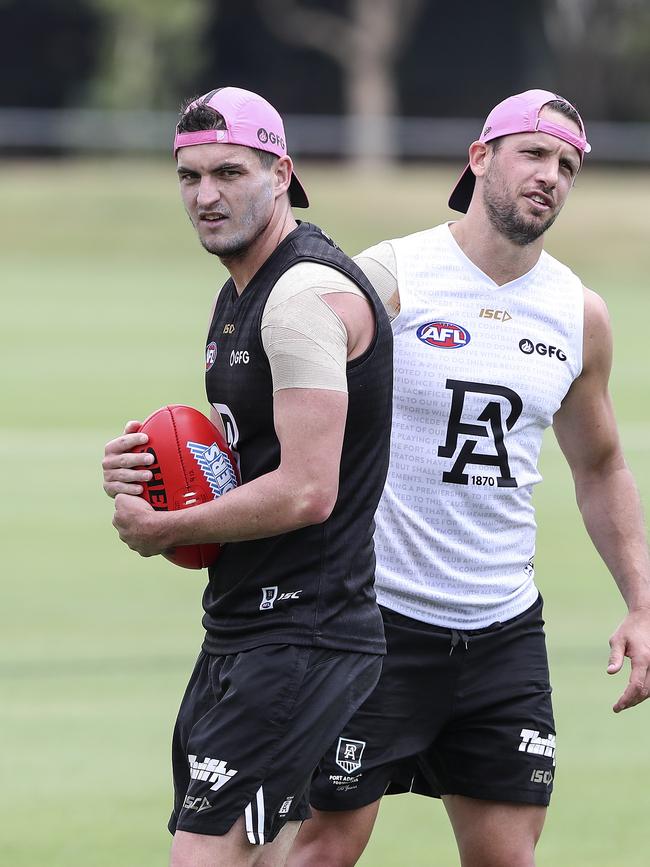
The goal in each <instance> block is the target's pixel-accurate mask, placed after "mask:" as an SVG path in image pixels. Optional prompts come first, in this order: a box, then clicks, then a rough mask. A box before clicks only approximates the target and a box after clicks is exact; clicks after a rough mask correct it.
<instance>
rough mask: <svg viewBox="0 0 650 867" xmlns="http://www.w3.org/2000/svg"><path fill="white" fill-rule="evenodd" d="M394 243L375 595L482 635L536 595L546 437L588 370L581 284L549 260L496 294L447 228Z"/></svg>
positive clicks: (408, 610)
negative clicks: (388, 421)
mask: <svg viewBox="0 0 650 867" xmlns="http://www.w3.org/2000/svg"><path fill="white" fill-rule="evenodd" d="M386 243H388V244H389V245H390V247H391V248H392V251H393V253H394V256H395V266H396V276H397V283H398V288H399V296H400V312H399V314H398V316H397V317H396V318H395V319H394V321H393V332H394V368H395V383H394V398H393V428H392V446H391V463H390V469H389V473H388V479H387V481H386V488H385V490H384V494H383V497H382V500H381V503H380V505H379V509H378V512H377V517H376V523H377V529H376V533H375V545H376V553H377V572H376V591H377V600H378V602H379V603H380V604H381V605H384V606H386V607H387V608H390V609H393V610H395V611H398V612H400V613H401V614H404V615H406V616H408V617H412V618H414V619H416V620H421V621H424V622H427V623H432V624H436V625H439V626H444V627H448V628H455V629H460V630H462V629H482V628H484V627H486V626H489V625H491V624H492V623H494V622H496V621H502V622H503V621H505V620H508V619H509V618H511V617H515V616H516V615H517V614H520V613H521V612H522V611H524V610H525V609H526V608H528V607H530V605H532V604H533V602H534V601H535V599H536V598H537V595H538V593H537V589H536V587H535V583H534V566H533V558H534V554H535V532H536V525H535V514H534V509H533V505H532V502H531V498H532V492H533V486H534V485H535V484H537V482H539V481H541V476H540V474H539V471H538V469H537V461H538V456H539V451H540V447H541V441H542V434H543V432H544V430H545V429H546V428H547V427H548V426H549V425H550V424H551V423H552V420H553V415H554V414H555V412H556V411H557V410H558V409H559V407H560V404H561V402H562V400H563V398H564V396H565V395H566V393H567V391H568V389H569V387H570V386H571V383H572V382H573V380H574V379H575V378H576V377H577V376H578V375H579V373H580V371H581V369H582V331H583V318H584V300H583V288H582V284H581V281H580V280H579V279H578V277H576V276H575V275H574V274H573V273H572V272H571V271H570V270H569V269H568V268H567V267H565V266H564V265H562V264H561V263H560V262H558V261H557V260H556V259H553V257H551V256H549V255H548V254H547V253H545V252H543V253H542V255H541V257H540V259H539V260H538V262H537V264H536V265H535V266H534V267H533V268H532V269H531V270H530V271H529V272H528V273H527V274H524V275H523V276H522V277H519V278H518V279H517V280H513V281H512V282H510V283H507V284H505V285H504V286H498V285H497V284H496V283H495V282H494V281H493V280H492V279H491V278H489V277H488V276H487V275H486V274H484V273H483V272H482V271H481V270H479V269H478V268H477V267H476V266H475V265H474V264H473V263H472V262H471V261H470V260H469V259H468V258H467V257H466V256H465V255H464V253H463V252H462V250H461V249H460V247H459V246H458V244H457V243H456V241H455V240H454V238H453V236H452V234H451V231H450V229H449V226H448V225H447V224H444V225H441V226H437V227H436V228H434V229H430V230H427V231H424V232H419V233H417V234H414V235H410V236H408V237H405V238H399V239H396V240H393V241H390V242H385V244H386ZM385 244H384V245H379V246H385ZM373 249H378V248H371V249H370V250H368V251H366V252H364V253H362V254H361V257H364V256H372V253H373ZM361 257H360V258H361Z"/></svg>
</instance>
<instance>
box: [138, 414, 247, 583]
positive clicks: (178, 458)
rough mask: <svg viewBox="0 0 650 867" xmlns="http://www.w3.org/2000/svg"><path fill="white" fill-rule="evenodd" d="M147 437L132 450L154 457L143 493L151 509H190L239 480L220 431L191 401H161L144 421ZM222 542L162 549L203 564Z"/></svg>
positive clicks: (180, 561) (181, 560)
mask: <svg viewBox="0 0 650 867" xmlns="http://www.w3.org/2000/svg"><path fill="white" fill-rule="evenodd" d="M140 432H141V433H146V434H147V436H148V437H149V442H148V443H147V444H146V445H143V446H137V447H136V448H135V449H133V451H134V452H149V454H152V455H153V457H154V462H153V464H149V467H148V469H150V470H151V472H152V474H153V475H152V478H151V479H150V480H149V481H148V482H144V483H143V488H144V490H143V492H142V494H141V495H140V496H142V497H143V498H144V499H145V500H146V501H147V502H148V503H150V505H151V506H153V508H154V509H156V510H157V511H161V512H167V511H169V512H173V511H177V510H178V509H189V508H191V507H192V506H197V505H199V504H200V503H207V502H210V500H215V499H217V497H220V496H222V494H225V493H226V492H227V491H230V490H232V488H235V487H236V486H237V485H238V484H239V472H238V470H237V463H236V461H235V459H234V457H233V454H232V452H231V451H230V449H229V448H228V446H227V444H226V442H225V440H224V438H223V435H222V434H221V431H219V430H218V428H216V427H215V426H214V425H213V424H212V422H211V421H210V420H209V419H208V418H206V416H204V415H203V413H201V412H199V411H198V410H197V409H194V408H193V407H191V406H182V405H178V404H176V405H172V406H163V407H162V408H161V409H158V410H156V412H153V413H152V414H151V415H150V416H148V418H146V419H145V420H144V422H143V423H142V427H141V428H140ZM220 551H221V546H220V545H217V544H211V545H183V546H179V547H178V548H172V549H170V550H169V551H165V552H164V555H163V556H165V557H166V558H167V559H168V560H171V562H172V563H175V564H176V565H177V566H183V567H184V568H185V569H204V568H205V567H206V566H211V565H212V564H213V563H214V562H215V561H216V559H217V558H218V556H219V553H220Z"/></svg>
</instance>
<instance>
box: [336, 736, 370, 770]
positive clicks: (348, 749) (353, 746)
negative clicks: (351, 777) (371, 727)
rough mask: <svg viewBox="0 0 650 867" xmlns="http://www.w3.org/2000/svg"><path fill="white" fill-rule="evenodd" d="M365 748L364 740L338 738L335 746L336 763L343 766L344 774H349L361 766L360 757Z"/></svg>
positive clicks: (340, 766)
mask: <svg viewBox="0 0 650 867" xmlns="http://www.w3.org/2000/svg"><path fill="white" fill-rule="evenodd" d="M365 748H366V742H365V741H355V740H351V739H350V738H339V743H338V746H337V748H336V764H337V765H338V766H339V768H343V770H344V771H345V773H346V774H351V773H353V772H354V771H357V770H358V769H359V768H360V767H361V757H362V756H363V751H364V750H365Z"/></svg>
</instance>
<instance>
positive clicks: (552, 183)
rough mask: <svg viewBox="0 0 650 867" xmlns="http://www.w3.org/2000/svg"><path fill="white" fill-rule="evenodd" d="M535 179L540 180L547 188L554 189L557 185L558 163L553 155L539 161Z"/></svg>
mask: <svg viewBox="0 0 650 867" xmlns="http://www.w3.org/2000/svg"><path fill="white" fill-rule="evenodd" d="M536 175H537V180H538V181H540V182H541V183H542V184H543V185H544V186H545V187H547V188H548V189H554V188H555V187H556V186H557V182H558V178H559V176H560V163H559V160H557V159H555V158H554V157H548V159H545V160H543V161H541V162H540V164H539V165H538V166H537V173H536Z"/></svg>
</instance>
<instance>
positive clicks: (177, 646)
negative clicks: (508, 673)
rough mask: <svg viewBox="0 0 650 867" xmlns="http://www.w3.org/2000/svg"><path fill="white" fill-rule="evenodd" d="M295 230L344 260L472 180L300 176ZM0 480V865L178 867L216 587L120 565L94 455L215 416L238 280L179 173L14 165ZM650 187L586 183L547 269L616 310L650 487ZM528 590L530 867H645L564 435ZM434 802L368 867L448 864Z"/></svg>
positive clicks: (128, 560)
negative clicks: (547, 668) (537, 764)
mask: <svg viewBox="0 0 650 867" xmlns="http://www.w3.org/2000/svg"><path fill="white" fill-rule="evenodd" d="M298 168H299V170H300V174H301V178H302V179H303V180H304V181H305V184H306V186H307V189H308V190H309V192H310V195H311V197H312V201H314V202H315V203H316V204H315V206H314V207H313V208H312V209H311V210H310V211H309V212H307V214H306V215H305V216H308V218H309V219H311V220H313V221H314V222H317V223H321V224H322V225H323V226H324V227H325V228H326V229H327V230H328V231H329V232H330V233H331V234H332V235H333V237H334V238H335V239H336V240H337V241H338V242H339V243H340V244H341V245H342V246H343V247H344V248H345V249H348V250H349V251H350V252H356V251H358V250H359V249H361V248H362V247H364V246H366V245H368V244H370V243H372V242H375V241H377V240H378V239H380V238H382V237H393V236H396V235H400V234H405V233H407V232H409V231H414V230H416V229H419V228H424V227H426V226H429V225H433V224H434V223H436V222H439V221H441V220H443V219H448V218H449V217H450V214H449V212H448V211H447V209H446V207H445V204H444V203H445V201H446V195H447V193H448V190H449V188H450V187H451V185H452V182H453V179H454V177H455V174H456V172H455V171H452V170H448V169H444V170H442V169H436V168H421V169H409V170H403V171H395V172H392V173H390V174H387V175H385V176H382V177H377V176H376V175H367V176H363V175H359V174H358V173H352V172H350V171H349V170H347V169H346V168H344V167H341V166H333V167H317V166H309V165H308V166H306V167H300V166H299V167H298ZM0 180H1V182H2V189H3V202H4V205H5V207H4V211H3V214H4V216H3V218H2V225H1V234H2V238H3V288H4V290H5V291H4V293H3V302H4V303H3V312H2V318H1V320H0V331H1V341H0V345H1V347H2V349H1V350H0V351H1V353H2V356H1V362H2V363H1V364H0V387H1V388H2V394H3V412H2V421H1V422H0V425H1V436H0V471H1V473H2V478H3V480H4V481H5V496H4V497H3V499H2V503H1V505H0V526H2V528H3V542H4V544H3V572H2V584H3V586H2V599H3V604H2V606H0V678H1V681H2V683H1V686H0V691H1V693H2V697H3V698H2V702H1V703H0V731H2V733H3V744H4V746H5V749H3V750H2V752H1V754H0V755H1V756H2V757H1V758H0V763H1V764H0V780H1V781H2V782H1V785H0V810H1V812H2V817H3V820H2V823H1V824H0V851H1V852H2V855H3V859H2V860H3V863H6V864H7V865H11V867H37V865H38V867H40V865H43V864H47V865H48V867H118V865H119V867H159V865H162V864H164V863H166V856H167V851H168V847H169V835H168V834H167V832H166V830H165V822H166V817H167V814H168V810H169V807H170V803H171V801H170V771H169V746H168V744H169V739H170V734H171V728H172V724H173V719H174V716H175V712H176V708H177V705H178V702H179V699H180V696H181V693H182V690H183V688H184V684H185V680H186V677H187V675H188V673H189V670H190V668H191V666H192V663H193V659H194V656H195V654H196V652H197V650H198V645H199V642H200V638H201V629H200V614H201V611H200V598H201V592H202V585H203V576H202V575H200V574H197V573H193V572H188V571H184V570H180V569H177V568H175V567H173V566H172V565H171V564H169V563H167V562H166V561H164V560H162V559H161V558H153V559H150V560H142V559H140V558H138V557H137V556H136V555H134V554H133V553H132V552H130V551H129V550H127V549H126V548H124V546H122V545H121V544H120V543H119V541H118V539H117V537H116V535H115V533H114V531H113V529H112V527H111V525H110V518H111V503H110V501H109V500H107V498H106V497H105V496H104V494H103V492H102V490H101V485H100V476H101V472H100V460H101V454H102V451H103V445H104V443H105V442H106V440H108V439H109V438H112V437H113V436H115V435H116V434H118V433H119V432H120V430H121V428H122V425H123V423H124V422H125V421H126V420H127V419H130V418H141V417H143V416H144V415H146V414H147V413H149V412H150V411H152V410H153V409H155V408H157V407H158V406H160V405H162V404H164V403H169V402H186V403H190V404H194V405H196V406H197V407H203V408H205V399H204V396H203V390H202V388H203V386H202V376H203V341H204V335H205V328H206V325H207V317H208V313H209V309H210V303H211V300H212V295H213V292H214V289H215V287H216V286H218V285H220V282H221V281H222V279H223V278H224V276H225V274H224V271H223V269H222V268H221V266H220V265H219V263H218V261H217V260H216V259H215V258H214V257H210V256H208V255H207V254H205V253H204V252H203V251H202V249H201V247H200V246H199V244H198V242H197V241H196V239H195V238H194V236H193V231H192V229H191V227H190V226H189V225H188V223H187V219H186V217H185V216H184V214H183V212H182V208H181V205H180V202H179V200H178V193H177V190H176V181H175V176H174V169H173V165H171V164H170V162H169V161H167V160H162V161H160V162H157V161H146V162H145V161H142V162H139V161H132V162H96V163H94V162H93V163H90V162H57V163H53V164H48V163H43V164H31V163H27V162H20V163H18V162H17V163H5V164H4V166H3V167H2V169H0ZM647 188H648V176H647V174H644V173H641V172H638V173H626V174H622V173H615V172H602V173H599V172H597V171H594V170H592V169H589V168H588V169H587V170H586V171H585V174H584V176H581V177H580V179H579V185H578V188H577V189H576V190H575V191H574V192H573V193H572V197H571V200H570V202H569V204H568V205H567V207H566V209H565V213H564V214H563V215H562V216H561V218H560V219H559V221H558V223H557V224H556V226H555V227H554V228H553V230H552V232H551V235H550V237H549V245H548V246H549V248H550V250H551V252H553V253H554V254H555V255H558V256H559V257H560V258H562V259H563V260H564V261H566V262H567V264H569V265H571V266H572V267H573V268H574V269H575V270H576V271H577V272H578V273H580V274H581V276H583V278H584V279H585V281H586V282H587V284H588V285H591V286H592V287H593V288H594V289H596V290H597V291H598V292H600V293H601V294H603V295H604V297H605V298H606V300H607V302H608V305H609V307H610V311H611V313H612V317H613V321H614V328H615V335H616V343H617V352H616V361H615V365H616V366H615V373H614V376H613V380H612V387H613V393H614V399H615V403H616V405H617V409H618V413H619V419H620V422H621V430H622V434H623V440H624V443H625V446H626V450H627V455H628V459H629V461H630V463H631V465H632V467H633V469H634V470H635V472H636V474H637V478H638V481H639V485H640V488H641V490H642V492H643V494H644V497H645V500H646V503H647V501H648V494H649V492H650V450H649V447H648V443H649V442H650V402H649V401H648V394H649V389H648V377H649V375H650V374H649V372H648V348H647V347H648V339H647V327H648V326H647V323H648V322H649V321H650V295H649V294H648V292H647V274H648V273H649V272H650V247H649V246H648V244H647V239H646V232H645V217H646V206H647V203H646V199H647V192H646V191H647ZM542 470H543V473H544V476H545V482H544V484H542V485H541V486H540V487H539V490H538V492H537V493H536V503H537V508H538V519H539V525H540V536H539V549H538V556H537V567H538V578H539V583H540V586H541V589H542V592H543V594H544V596H545V599H546V619H547V633H548V636H549V645H550V649H551V661H552V667H553V671H554V678H553V679H554V684H555V694H554V698H555V705H556V716H557V721H558V727H559V735H558V777H557V785H556V791H555V795H554V802H553V805H552V807H551V810H550V812H549V818H548V821H547V826H546V830H545V832H544V836H543V838H542V842H541V844H540V847H539V857H538V867H618V865H625V867H644V865H645V864H646V863H647V814H648V808H649V807H650V803H649V795H648V787H647V780H648V775H649V774H650V754H649V752H648V750H647V744H646V741H647V728H648V713H650V706H642V707H639V708H635V709H633V710H631V711H626V712H625V713H624V714H622V715H621V716H614V715H613V714H612V712H611V710H610V708H611V705H612V704H613V702H614V700H615V698H616V696H617V695H618V694H619V693H620V692H621V691H622V685H623V676H619V677H617V678H608V677H607V675H606V674H605V666H606V661H607V653H608V648H607V638H608V636H609V634H610V632H611V631H613V629H614V627H615V625H616V624H617V622H618V620H619V619H620V617H621V615H622V611H623V606H622V602H621V600H620V599H619V597H618V594H617V592H616V590H615V589H614V587H613V584H612V582H611V580H610V579H609V578H608V576H607V575H606V572H605V570H604V567H603V566H602V565H601V563H600V562H599V560H598V558H597V556H596V554H595V553H594V552H593V550H592V548H591V546H590V545H589V543H588V541H587V539H586V536H585V533H584V530H583V529H582V527H581V523H580V520H579V517H578V515H577V510H576V507H575V503H574V498H573V492H572V489H571V482H570V478H569V474H568V471H567V469H566V467H565V465H564V462H563V460H562V458H561V455H560V453H559V450H558V449H557V447H556V446H555V444H554V441H553V439H552V437H549V439H548V442H547V444H546V448H545V452H544V459H543V464H542ZM457 863H458V862H457V856H456V854H455V845H454V842H453V836H452V834H451V831H450V829H449V827H448V823H447V821H446V819H445V817H444V809H443V808H442V806H441V804H439V803H437V802H429V801H428V800H426V799H423V798H417V797H415V796H410V795H406V796H399V797H396V798H391V799H386V802H385V803H384V805H383V806H382V810H381V814H380V818H379V822H378V825H377V829H376V832H375V835H374V837H373V840H372V842H371V846H370V849H369V850H368V852H367V853H366V855H365V856H364V858H363V860H362V862H361V864H362V865H364V867H394V865H396V864H404V865H408V867H425V865H427V867H430V865H433V864H435V865H439V867H449V865H454V864H457Z"/></svg>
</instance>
